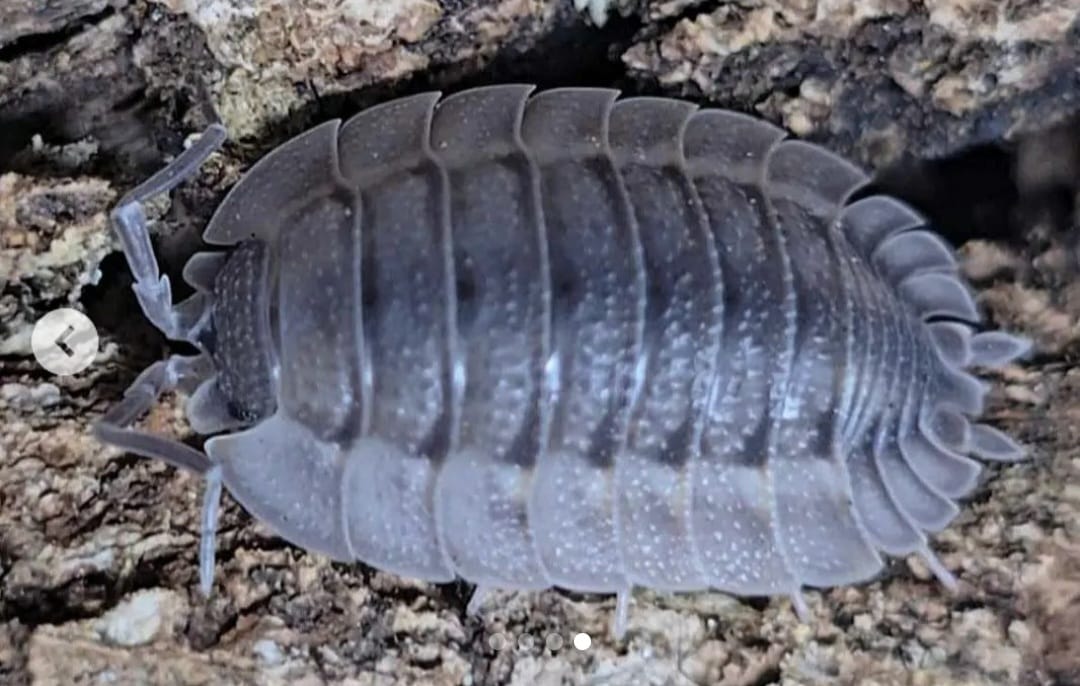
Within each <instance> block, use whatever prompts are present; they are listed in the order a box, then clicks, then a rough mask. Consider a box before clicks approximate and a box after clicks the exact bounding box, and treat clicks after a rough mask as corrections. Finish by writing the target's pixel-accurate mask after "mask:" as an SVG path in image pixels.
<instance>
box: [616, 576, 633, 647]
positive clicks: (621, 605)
mask: <svg viewBox="0 0 1080 686" xmlns="http://www.w3.org/2000/svg"><path fill="white" fill-rule="evenodd" d="M629 621H630V589H629V588H628V589H626V590H623V591H619V592H618V594H617V595H616V596H615V622H614V624H613V625H612V631H613V633H614V635H615V640H616V641H621V640H623V638H625V637H626V628H627V624H628V623H629Z"/></svg>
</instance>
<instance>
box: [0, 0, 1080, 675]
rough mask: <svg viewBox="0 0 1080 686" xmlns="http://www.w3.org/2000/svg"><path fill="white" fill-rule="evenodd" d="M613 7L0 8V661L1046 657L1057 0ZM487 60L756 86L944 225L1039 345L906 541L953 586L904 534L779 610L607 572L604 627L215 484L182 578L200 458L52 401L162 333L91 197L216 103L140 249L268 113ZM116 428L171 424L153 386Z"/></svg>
mask: <svg viewBox="0 0 1080 686" xmlns="http://www.w3.org/2000/svg"><path fill="white" fill-rule="evenodd" d="M624 5H625V6H624V7H623V10H624V11H626V12H627V13H628V15H629V18H626V19H618V18H613V19H612V21H610V22H609V24H608V25H607V26H606V27H605V28H604V29H603V30H596V29H593V28H590V27H586V26H584V25H582V24H581V21H580V20H579V19H578V18H576V17H575V16H574V15H573V13H572V11H571V9H570V7H569V3H566V6H563V5H555V4H552V3H548V2H542V1H541V0H502V1H500V2H480V1H478V0H462V1H454V2H449V1H446V0H444V1H443V2H436V0H408V1H407V2H404V3H398V4H393V5H391V4H388V3H376V2H367V1H365V0H355V1H353V2H345V3H342V2H331V1H330V0H315V1H312V2H300V0H257V2H254V3H249V2H246V1H245V0H169V1H168V2H147V1H145V0H101V1H98V0H78V1H72V2H41V1H35V0H15V2H5V3H4V4H3V8H2V9H0V683H14V684H21V683H42V684H51V683H65V684H66V683H82V682H89V681H95V682H96V681H98V680H102V679H106V678H111V679H113V680H114V681H116V682H119V683H173V684H197V683H259V684H268V683H269V684H273V683H305V684H307V683H310V684H318V683H353V684H372V685H375V684H380V685H382V684H398V683H400V684H410V683H415V684H461V683H472V684H503V683H513V684H577V683H606V684H635V685H638V684H693V683H699V684H706V683H708V684H715V683H721V684H768V683H779V682H783V683H787V684H836V683H841V684H848V683H850V684H855V683H878V684H952V683H956V684H961V683H963V684H1070V683H1078V682H1080V660H1078V658H1077V656H1078V655H1080V644H1078V642H1077V635H1076V631H1075V628H1076V626H1078V625H1080V490H1078V489H1080V430H1078V429H1077V427H1078V426H1080V401H1078V400H1077V398H1080V368H1077V366H1076V360H1077V356H1078V355H1080V277H1078V271H1077V264H1078V262H1080V254H1078V252H1077V244H1078V241H1077V238H1076V236H1077V231H1078V230H1080V229H1078V226H1077V224H1078V222H1077V217H1076V213H1075V209H1074V208H1075V199H1076V195H1077V187H1076V186H1075V185H1074V184H1075V183H1076V179H1077V178H1078V177H1080V173H1078V172H1080V136H1078V135H1077V133H1076V131H1077V128H1078V126H1077V121H1080V120H1078V119H1070V117H1075V116H1077V113H1078V110H1080V55H1078V50H1080V47H1078V46H1080V22H1078V20H1077V16H1078V15H1080V2H1077V1H1076V0H1049V1H1047V0H1014V1H1010V2H998V1H996V0H985V1H984V0H923V1H921V2H920V1H916V0H818V1H817V2H815V1H814V0H745V1H742V2H737V3H733V2H709V3H700V2H697V3H695V2H686V1H681V0H676V1H675V2H663V3H643V2H640V1H639V2H627V3H624ZM247 6H250V7H253V8H254V9H253V10H252V11H244V10H242V8H243V7H247ZM614 14H615V15H617V13H614ZM567 36H569V38H567ZM606 55H610V56H611V58H612V59H611V60H605V59H604V58H605V56H606ZM511 78H513V79H522V80H537V81H540V82H541V83H543V84H545V85H556V84H586V83H587V84H592V85H619V86H623V87H626V88H629V89H630V90H632V91H634V90H636V91H638V92H650V93H663V94H667V95H682V94H691V95H693V96H695V97H698V98H699V99H701V100H702V101H708V102H714V103H716V104H721V105H725V106H730V107H735V108H737V109H741V110H744V111H756V112H758V113H759V114H761V115H763V116H765V117H766V118H769V119H771V120H773V121H776V122H778V123H781V124H785V125H787V126H789V127H790V128H792V129H794V130H795V131H797V132H798V133H800V134H802V135H805V136H807V137H809V138H812V139H814V140H817V141H821V142H823V143H825V144H827V145H829V146H830V147H833V148H834V149H836V150H838V151H839V152H841V153H844V154H848V155H852V156H854V157H855V158H856V159H859V160H861V161H862V162H864V163H865V164H867V165H869V166H872V167H874V168H877V169H880V170H882V172H883V173H882V181H881V183H882V185H884V186H886V187H888V188H890V189H892V190H895V191H896V192H898V193H901V194H902V195H905V196H906V197H910V198H912V200H913V201H915V202H916V203H917V204H919V205H920V207H922V208H923V209H924V210H926V211H927V212H929V213H930V214H931V215H932V216H934V217H935V218H936V219H938V221H939V222H940V224H941V228H942V229H943V230H944V231H945V232H946V233H947V234H949V235H950V236H951V237H952V238H954V239H955V240H957V241H958V242H960V241H964V242H965V244H964V246H963V249H962V253H963V255H964V258H965V270H966V271H967V273H968V275H969V276H970V277H971V278H972V279H973V280H974V281H975V283H976V284H977V286H978V287H979V289H980V300H981V302H982V303H983V305H984V306H985V307H986V308H988V311H989V313H990V315H991V317H992V321H994V322H996V323H999V324H1001V325H1003V326H1005V327H1007V328H1011V329H1015V330H1018V331H1022V332H1026V333H1028V334H1029V335H1031V336H1033V337H1034V338H1035V339H1036V341H1037V342H1038V355H1037V357H1036V358H1035V359H1034V360H1033V361H1032V362H1031V363H1030V364H1027V365H1024V366H1023V367H1014V368H1012V369H1010V370H1008V372H1007V373H1004V374H1002V375H1001V377H1000V378H999V379H997V382H998V383H997V387H996V390H995V392H994V394H993V396H992V404H991V416H992V417H993V418H994V420H995V421H996V423H998V424H999V425H1000V426H1002V427H1004V428H1007V429H1008V430H1009V431H1010V432H1012V433H1013V434H1014V435H1016V436H1018V437H1019V438H1021V439H1023V440H1024V441H1025V442H1026V443H1028V444H1029V445H1030V446H1032V448H1033V450H1034V452H1035V456H1036V457H1035V460H1034V461H1033V462H1031V463H1030V464H1024V465H1016V466H1009V467H1002V468H997V469H993V470H990V473H989V474H988V478H987V480H986V482H985V483H984V485H983V486H982V487H981V488H980V489H979V491H978V492H977V493H976V495H975V496H974V497H973V498H972V499H971V501H970V502H968V503H967V504H966V505H965V507H964V511H963V514H962V515H961V516H960V518H959V520H958V521H957V522H956V523H955V524H954V525H953V526H952V527H951V528H950V529H949V530H947V531H946V532H944V533H943V534H942V535H940V536H938V537H937V539H936V541H935V546H936V548H937V549H938V550H939V551H941V554H942V557H943V559H944V561H945V563H946V565H947V566H949V567H950V568H951V569H952V570H953V571H954V572H956V573H957V574H958V576H959V577H960V578H961V582H962V583H961V591H960V592H959V593H958V594H957V595H955V596H950V595H948V594H946V593H945V592H944V591H943V590H942V589H940V588H939V587H938V586H937V584H936V583H934V582H933V581H932V580H931V579H930V576H929V574H928V572H927V570H925V569H923V568H922V567H921V566H920V565H919V564H918V563H917V562H916V561H907V562H904V561H901V562H898V563H897V564H896V565H894V566H893V567H892V568H891V569H890V570H889V572H888V573H887V574H886V575H885V576H884V577H883V578H882V579H881V580H880V581H878V582H875V583H873V584H869V585H866V586H861V587H857V588H843V589H837V590H833V591H829V592H827V593H817V592H811V593H808V599H809V601H810V603H811V608H812V610H813V612H814V621H813V622H811V623H810V624H806V625H802V624H799V623H798V622H797V621H796V620H795V618H794V616H793V614H792V612H791V609H790V606H789V604H788V603H787V602H785V601H779V600H778V601H774V602H770V603H765V602H741V601H737V600H734V599H731V598H729V597H727V596H724V595H721V594H698V595H690V596H679V597H660V596H656V595H652V594H647V593H640V594H638V595H637V597H636V599H635V604H634V607H633V610H632V614H631V622H630V631H629V635H628V637H627V641H626V642H625V643H623V644H613V643H612V642H611V641H610V639H609V634H608V621H609V619H610V616H611V612H612V609H613V600H612V599H611V598H591V597H577V596H570V595H567V594H564V593H559V592H548V593H542V594H497V595H496V596H494V597H493V598H492V599H490V600H489V601H488V602H487V603H486V605H485V607H484V610H483V611H482V612H481V614H480V616H478V617H467V616H466V615H465V612H464V607H465V603H466V602H467V599H468V596H469V593H470V591H471V589H470V588H468V587H466V586H464V585H450V586H444V587H431V586H426V585H421V584H413V583H410V582H408V581H406V580H402V579H399V578H396V577H393V576H390V575H385V574H381V573H375V572H372V571H371V570H369V569H365V568H362V567H351V566H343V565H331V564H329V563H327V562H326V561H325V560H324V559H321V558H319V557H315V556H310V555H305V554H302V553H300V552H299V551H297V550H294V549H292V548H290V547H288V546H286V545H284V544H282V543H281V542H280V541H278V540H276V539H274V538H272V537H270V536H268V535H267V534H266V533H265V532H264V531H262V530H260V529H259V527H257V526H256V525H254V524H253V523H252V521H251V519H250V518H249V517H248V516H247V515H245V514H244V513H243V512H242V511H240V510H239V509H238V508H237V507H236V506H235V504H233V503H232V502H231V501H229V500H228V499H226V501H225V503H226V509H225V516H224V521H223V525H222V530H221V536H220V538H219V549H220V564H219V568H218V573H219V577H220V582H219V584H218V587H217V589H218V590H217V593H216V595H215V596H214V597H213V598H212V599H211V600H210V601H205V600H203V599H202V598H201V597H200V596H199V595H198V594H197V592H196V583H197V580H196V568H195V556H196V537H197V527H198V507H199V498H200V494H201V490H200V487H199V484H197V483H196V482H195V481H194V480H193V479H192V478H190V477H188V476H186V475H182V474H178V473H176V472H174V471H173V470H171V469H168V468H166V467H164V466H163V465H160V464H151V463H149V462H143V461H141V460H138V459H135V458H130V457H122V456H118V455H116V454H115V453H113V452H111V451H108V450H106V449H104V448H103V447H102V446H100V445H98V444H97V443H96V442H95V441H93V440H92V439H91V438H90V437H89V436H88V435H87V433H86V427H87V422H88V421H89V420H91V419H92V418H93V417H96V416H97V415H98V414H100V412H101V411H102V410H103V409H104V408H105V407H107V406H108V405H109V404H111V403H113V402H115V401H116V399H117V398H118V397H119V395H120V393H121V392H122V390H123V388H124V387H125V386H126V385H127V384H128V383H129V382H130V381H131V379H132V378H133V377H134V375H135V374H136V373H137V372H138V370H139V369H141V368H142V367H143V366H145V365H146V364H147V363H148V362H149V361H150V360H153V359H157V358H159V357H161V356H162V355H163V354H165V347H164V343H163V341H162V340H161V338H160V336H158V335H156V334H155V333H154V332H153V331H152V330H151V329H150V328H149V326H148V325H146V324H145V323H144V322H143V321H142V319H141V317H140V315H139V314H138V311H137V309H136V307H135V303H134V299H133V298H132V297H131V295H130V290H129V286H130V279H129V277H128V276H127V274H126V271H125V270H124V268H123V261H122V259H119V258H118V256H117V255H116V254H115V248H116V246H115V242H114V239H113V238H112V236H110V235H109V233H108V232H107V230H106V225H105V216H106V212H107V210H108V208H109V206H110V205H111V203H113V202H115V200H116V198H117V197H118V196H119V195H120V194H122V193H123V192H124V191H125V190H127V189H128V188H130V187H131V186H132V185H133V184H134V183H135V182H136V180H137V179H139V178H141V177H142V176H144V175H145V174H146V173H147V171H149V170H151V169H153V168H155V167H156V166H157V165H159V164H160V163H161V161H162V159H163V158H164V157H165V156H166V155H172V154H175V152H176V151H177V150H179V149H180V147H181V145H182V142H183V139H184V137H185V136H187V135H189V134H191V133H194V132H196V131H198V130H200V129H201V128H202V127H203V126H204V125H205V124H206V123H207V122H208V121H210V120H212V119H220V120H222V121H223V122H224V123H225V124H226V125H227V126H228V127H229V128H230V130H231V132H232V134H233V136H234V142H233V143H232V144H230V145H229V146H227V148H226V150H225V151H224V152H223V153H221V154H219V155H217V156H215V157H214V159H213V160H212V161H211V163H210V164H209V165H208V166H207V167H206V169H205V170H204V173H203V174H202V176H201V177H200V179H199V180H198V181H197V182H195V183H193V184H190V185H188V186H186V187H184V188H183V189H182V190H181V191H179V192H178V193H176V194H174V197H173V202H172V203H171V205H170V204H169V203H167V202H163V203H161V204H160V205H159V206H158V207H157V208H156V209H157V212H156V218H157V219H159V220H160V221H159V222H158V224H157V225H156V229H155V230H156V232H157V235H158V238H159V241H158V243H159V246H158V247H159V250H160V251H161V254H162V258H163V261H164V262H165V266H166V267H167V268H168V269H171V270H172V272H173V274H174V275H175V274H176V272H177V271H178V270H179V268H180V266H181V265H182V262H183V260H184V258H185V257H186V256H187V255H188V254H189V253H190V252H191V251H192V250H193V249H194V245H195V244H194V241H193V237H194V236H196V235H197V232H198V231H199V230H200V228H201V227H202V226H203V225H204V224H205V221H206V219H207V218H208V216H209V213H210V212H211V210H212V209H213V207H214V205H215V203H216V202H218V201H219V200H220V199H221V197H222V195H223V194H224V192H225V191H226V190H227V189H228V187H229V186H230V185H231V183H233V182H234V181H235V179H236V178H237V176H238V175H239V173H240V172H241V170H242V169H244V168H246V166H247V165H249V164H250V163H251V162H252V161H253V160H254V159H255V158H256V157H257V156H258V155H259V154H260V153H262V152H265V151H266V150H268V149H269V148H270V147H272V146H273V145H275V144H276V143H278V142H280V141H281V140H283V139H284V138H285V137H287V136H288V135H289V134H291V133H292V132H295V131H298V130H300V129H301V128H303V127H305V126H307V125H310V124H312V123H314V122H316V121H318V120H320V119H323V118H327V117H330V116H338V115H341V114H347V113H349V112H352V111H355V110H356V109H357V108H358V107H359V106H361V105H364V104H368V103H371V102H374V101H376V100H378V99H381V98H382V97H385V96H388V95H390V94H403V93H406V92H412V91H415V90H418V89H420V88H425V87H430V86H432V85H435V86H440V87H444V88H446V89H447V90H453V89H455V88H457V87H459V86H461V85H464V84H466V83H468V84H469V85H472V84H475V83H477V82H482V81H491V80H496V79H497V80H507V79H511ZM973 145H974V146H975V147H973V148H969V146H973ZM64 304H74V305H76V306H79V307H82V308H84V309H85V310H86V311H87V312H88V313H89V314H90V315H91V316H92V318H93V319H94V321H95V322H96V323H97V324H98V326H99V330H100V332H101V334H102V337H103V348H102V350H103V352H102V354H101V355H100V357H99V359H98V360H97V361H96V363H95V365H94V366H93V367H91V369H90V370H89V371H87V372H85V373H84V374H82V375H80V376H78V377H76V378H74V379H70V380H64V379H58V378H55V377H52V376H50V375H49V374H47V373H46V372H45V371H44V370H42V369H40V368H39V367H37V366H36V364H35V363H34V361H33V358H32V357H31V356H30V355H29V332H30V327H31V325H32V323H33V321H34V320H35V319H36V318H37V317H39V316H40V315H42V314H44V313H45V312H47V311H49V310H50V309H52V308H55V307H58V306H60V305H64ZM145 424H146V425H147V426H148V427H149V428H151V429H152V430H154V431H160V432H165V433H172V434H174V435H177V436H182V437H186V438H192V437H190V434H189V432H188V430H187V427H186V426H185V424H184V423H183V420H182V416H181V413H180V411H179V403H178V402H177V399H175V398H170V399H169V400H168V401H167V402H166V403H164V404H163V405H161V406H160V407H158V408H157V409H156V410H155V411H154V412H153V413H151V415H150V416H149V417H148V418H147V419H146V420H145ZM192 440H194V439H193V438H192ZM579 632H585V633H588V634H590V635H591V636H592V645H591V647H590V648H588V649H587V650H584V651H579V650H577V649H575V648H574V647H573V645H572V641H573V638H574V636H575V634H577V633H579Z"/></svg>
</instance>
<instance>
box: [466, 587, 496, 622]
mask: <svg viewBox="0 0 1080 686" xmlns="http://www.w3.org/2000/svg"><path fill="white" fill-rule="evenodd" d="M490 593H491V588H490V587H488V586H485V585H484V584H477V586H476V589H475V590H474V591H473V594H472V597H471V598H469V604H468V605H466V606H465V614H467V615H469V616H470V617H471V616H473V615H475V614H476V613H478V612H480V608H481V607H482V606H483V605H484V601H485V600H487V597H488V595H489V594H490Z"/></svg>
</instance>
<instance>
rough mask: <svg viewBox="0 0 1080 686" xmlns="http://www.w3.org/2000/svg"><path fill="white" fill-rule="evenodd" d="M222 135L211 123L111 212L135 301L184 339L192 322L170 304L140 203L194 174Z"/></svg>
mask: <svg viewBox="0 0 1080 686" xmlns="http://www.w3.org/2000/svg"><path fill="white" fill-rule="evenodd" d="M225 137H226V133H225V128H224V127H223V126H221V125H219V124H212V125H211V126H210V127H209V128H207V129H206V131H205V132H204V133H203V135H202V136H201V137H200V138H199V140H198V141H197V142H196V143H195V144H194V145H192V146H191V147H190V148H188V149H187V150H185V151H184V152H183V153H181V154H180V156H179V157H177V158H176V159H175V160H173V161H172V162H171V163H169V164H168V165H167V166H165V167H164V168H163V169H162V170H161V171H159V172H157V173H156V174H154V175H153V176H151V177H150V178H149V179H147V180H146V181H144V182H143V183H141V184H139V185H138V186H137V187H135V188H134V189H133V190H132V191H131V192H130V193H128V194H127V195H125V196H124V198H123V199H122V200H121V201H120V204H119V205H117V206H116V208H115V209H114V210H113V211H112V214H111V220H112V226H113V230H115V231H116V233H117V235H118V236H119V238H120V242H121V244H122V245H123V250H124V256H125V257H126V258H127V263H128V267H129V268H130V269H131V273H132V275H133V276H134V277H135V285H134V286H133V290H134V291H135V296H136V297H137V298H138V299H139V305H140V306H141V307H142V310H143V312H144V313H145V314H146V318H147V319H149V320H150V321H151V322H153V324H154V326H156V327H157V328H159V329H160V330H161V331H162V332H164V333H165V335H166V336H168V337H169V338H171V339H173V340H183V339H185V336H186V334H187V332H188V331H189V330H190V328H191V325H192V324H193V322H186V321H183V319H184V318H183V317H182V316H181V314H180V312H178V311H177V309H176V308H175V307H174V306H173V302H172V287H171V286H170V284H169V277H168V276H163V275H162V274H161V272H160V271H159V270H158V265H157V259H155V257H154V248H153V246H152V245H151V243H150V231H149V229H148V228H147V222H146V212H145V211H144V209H143V203H144V202H146V201H147V200H149V199H150V198H153V197H154V196H156V195H160V194H162V193H167V192H169V191H170V190H172V189H173V188H175V187H176V186H178V185H180V184H181V183H182V182H183V181H184V180H186V179H188V178H191V177H192V176H194V175H195V174H196V172H198V170H199V167H200V166H202V164H203V162H205V161H206V159H207V158H208V157H209V156H210V154H211V153H213V152H214V151H215V150H217V149H218V148H219V147H221V145H222V143H224V142H225Z"/></svg>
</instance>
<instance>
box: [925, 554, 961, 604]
mask: <svg viewBox="0 0 1080 686" xmlns="http://www.w3.org/2000/svg"><path fill="white" fill-rule="evenodd" d="M918 554H919V557H921V558H922V559H923V562H925V563H926V566H927V568H928V569H929V570H930V573H931V574H933V575H934V576H935V577H936V578H937V580H938V583H940V584H941V585H942V586H944V587H945V590H947V591H949V592H950V593H955V592H956V591H957V590H958V589H959V588H960V582H958V581H957V580H956V577H955V576H954V575H953V573H952V572H950V571H949V568H948V567H946V566H945V563H943V562H942V561H941V559H940V558H939V557H938V556H937V555H935V554H934V552H933V551H932V550H930V548H923V549H922V550H920V551H919V553H918Z"/></svg>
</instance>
